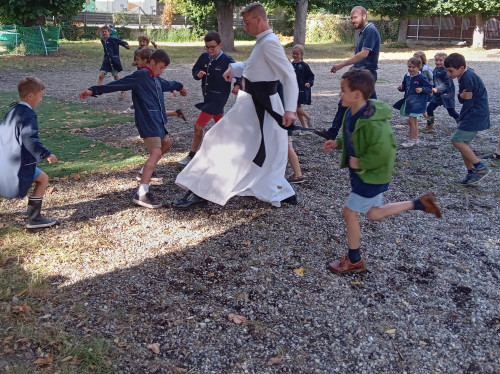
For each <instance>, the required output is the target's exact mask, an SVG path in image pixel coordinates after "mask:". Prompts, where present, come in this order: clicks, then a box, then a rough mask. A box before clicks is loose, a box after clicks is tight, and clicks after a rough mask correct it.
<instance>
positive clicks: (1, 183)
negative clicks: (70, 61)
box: [0, 77, 58, 229]
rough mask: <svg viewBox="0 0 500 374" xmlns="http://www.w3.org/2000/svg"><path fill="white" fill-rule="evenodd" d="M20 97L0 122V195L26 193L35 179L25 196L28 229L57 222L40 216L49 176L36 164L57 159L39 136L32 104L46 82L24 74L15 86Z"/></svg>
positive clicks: (38, 100)
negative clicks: (26, 197)
mask: <svg viewBox="0 0 500 374" xmlns="http://www.w3.org/2000/svg"><path fill="white" fill-rule="evenodd" d="M17 89H18V91H19V98H20V99H21V101H19V102H18V103H17V104H16V105H15V106H14V107H13V108H12V109H11V110H10V111H9V112H8V113H7V114H6V115H5V117H4V118H3V120H2V122H0V149H2V157H1V158H0V195H2V196H4V197H8V198H14V197H17V198H22V197H24V196H26V194H27V193H28V190H29V188H30V186H31V185H32V184H33V183H35V188H34V189H33V193H32V195H31V196H29V197H28V224H27V225H26V227H27V228H29V229H35V228H44V227H50V226H53V225H55V224H57V223H58V222H57V221H55V220H52V219H46V218H44V217H42V216H41V214H40V211H41V209H42V199H43V195H44V193H45V189H46V188H47V185H48V183H49V177H48V176H47V174H45V173H44V172H43V171H41V170H40V169H39V168H37V167H36V163H37V162H41V161H43V160H47V161H48V162H49V164H52V163H54V162H57V157H56V155H54V154H52V153H50V151H49V150H48V149H46V148H45V147H44V146H43V145H42V143H41V142H40V140H39V139H38V120H37V116H36V113H35V110H34V109H35V108H36V107H37V106H38V104H40V102H41V101H42V97H43V94H44V93H45V85H44V84H43V82H42V81H41V80H40V79H38V78H35V77H26V78H24V79H23V80H21V82H19V85H18V86H17Z"/></svg>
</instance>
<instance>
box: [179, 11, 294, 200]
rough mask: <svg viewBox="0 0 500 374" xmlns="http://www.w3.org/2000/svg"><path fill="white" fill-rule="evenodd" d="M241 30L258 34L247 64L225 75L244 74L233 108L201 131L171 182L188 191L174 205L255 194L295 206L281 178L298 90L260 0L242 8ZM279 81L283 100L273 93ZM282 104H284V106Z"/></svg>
mask: <svg viewBox="0 0 500 374" xmlns="http://www.w3.org/2000/svg"><path fill="white" fill-rule="evenodd" d="M241 15H242V17H243V23H244V29H245V30H246V31H247V32H248V33H250V34H251V35H253V36H255V37H256V38H257V42H256V43H255V46H254V48H253V50H252V53H251V54H250V57H249V58H248V60H247V61H246V62H237V63H232V64H230V65H229V67H228V69H227V70H226V72H225V73H224V79H226V80H227V81H231V80H232V78H233V77H242V86H241V89H240V91H239V93H238V97H237V99H236V102H235V104H234V105H233V107H232V108H231V109H230V110H229V111H228V112H227V114H226V115H225V116H224V117H223V118H222V119H221V120H220V121H219V122H218V123H217V124H215V125H214V126H213V127H212V128H211V129H210V130H209V131H208V132H207V133H206V135H205V139H204V141H203V143H202V145H201V148H200V149H199V151H198V152H197V153H196V155H195V157H194V158H193V159H192V160H191V162H190V163H189V164H188V165H187V166H186V167H185V168H184V169H183V170H182V171H181V172H180V173H179V175H178V176H177V179H176V180H175V183H176V184H177V185H178V186H180V187H182V188H183V189H185V190H187V193H186V195H185V196H184V197H183V198H182V199H179V200H176V201H174V202H173V203H172V206H173V207H174V208H177V209H190V208H194V207H199V206H202V205H205V204H206V203H207V201H211V202H213V203H216V204H219V205H225V204H226V202H227V201H228V200H229V199H230V198H231V197H233V196H235V195H238V196H255V197H256V198H257V199H259V200H262V201H265V202H269V203H271V204H272V205H273V206H276V207H279V206H281V203H290V204H297V198H296V195H295V192H294V190H293V188H292V186H290V184H289V183H288V182H287V181H286V179H285V169H286V164H287V157H288V136H287V131H286V128H287V127H288V126H290V125H291V124H292V123H293V121H294V119H295V109H296V108H297V97H298V93H299V89H298V85H297V79H296V76H295V72H294V70H293V67H292V64H291V63H290V61H289V60H288V59H287V57H286V55H285V51H284V49H283V47H282V45H281V44H280V42H279V39H278V37H277V36H276V34H274V33H273V31H272V30H271V28H270V26H269V22H268V19H267V14H266V11H265V9H264V7H263V6H262V4H260V3H252V4H250V5H248V6H247V7H246V8H245V9H244V10H243V11H242V12H241ZM278 81H279V82H281V83H282V85H283V92H284V102H282V101H281V99H280V97H279V95H278V93H277V85H278ZM283 105H284V108H283Z"/></svg>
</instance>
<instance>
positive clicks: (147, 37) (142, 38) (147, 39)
mask: <svg viewBox="0 0 500 374" xmlns="http://www.w3.org/2000/svg"><path fill="white" fill-rule="evenodd" d="M137 40H138V41H141V40H145V41H146V42H148V44H149V42H150V41H151V38H150V37H149V36H148V35H146V34H141V35H139V36H138V37H137Z"/></svg>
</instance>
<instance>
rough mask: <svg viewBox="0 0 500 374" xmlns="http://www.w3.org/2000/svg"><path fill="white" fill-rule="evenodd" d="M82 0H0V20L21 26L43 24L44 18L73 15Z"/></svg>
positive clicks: (81, 3) (80, 6) (81, 4)
mask: <svg viewBox="0 0 500 374" xmlns="http://www.w3.org/2000/svg"><path fill="white" fill-rule="evenodd" d="M83 3H84V2H83V1H82V0H38V1H33V0H1V1H0V22H2V23H4V24H9V23H14V24H17V25H21V26H32V25H38V24H40V25H42V26H44V25H45V19H46V18H49V17H55V18H56V19H61V18H67V17H70V18H71V17H74V16H75V15H76V14H77V13H78V11H79V10H81V9H82V7H83Z"/></svg>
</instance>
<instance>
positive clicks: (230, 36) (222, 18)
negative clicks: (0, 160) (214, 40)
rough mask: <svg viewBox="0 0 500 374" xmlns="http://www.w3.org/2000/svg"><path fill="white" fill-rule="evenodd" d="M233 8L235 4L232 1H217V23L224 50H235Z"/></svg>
mask: <svg viewBox="0 0 500 374" xmlns="http://www.w3.org/2000/svg"><path fill="white" fill-rule="evenodd" d="M233 9H234V4H233V3H232V2H230V3H225V2H219V1H216V2H215V10H216V12H217V24H218V26H219V34H220V37H221V40H222V49H223V50H224V52H233V51H234V30H233Z"/></svg>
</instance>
